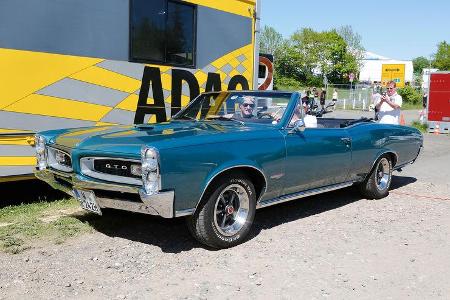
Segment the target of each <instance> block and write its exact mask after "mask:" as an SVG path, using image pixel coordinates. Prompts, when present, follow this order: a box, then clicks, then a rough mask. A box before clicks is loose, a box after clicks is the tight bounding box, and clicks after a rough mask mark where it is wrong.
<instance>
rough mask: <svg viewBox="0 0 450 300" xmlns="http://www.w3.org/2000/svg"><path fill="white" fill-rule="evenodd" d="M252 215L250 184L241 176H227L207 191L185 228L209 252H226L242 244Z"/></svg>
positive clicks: (238, 174) (253, 192)
mask: <svg viewBox="0 0 450 300" xmlns="http://www.w3.org/2000/svg"><path fill="white" fill-rule="evenodd" d="M255 211H256V193H255V187H254V186H253V183H252V182H251V181H250V180H249V179H248V177H246V176H245V175H244V174H242V173H234V174H227V175H224V176H223V177H222V178H220V179H218V180H217V181H214V182H213V183H212V185H211V186H210V187H209V188H208V194H207V195H205V196H204V199H202V201H201V203H200V205H199V207H198V208H197V211H196V212H195V213H194V215H192V216H190V217H188V218H187V225H188V228H189V231H190V233H191V234H192V236H193V237H194V238H195V239H196V240H198V241H199V242H200V243H202V244H205V245H207V246H210V247H212V248H218V249H222V248H229V247H233V246H235V245H238V244H240V243H242V242H243V241H244V240H245V238H246V237H247V235H248V233H249V231H250V228H251V226H252V224H253V220H254V218H255ZM238 216H239V217H238ZM235 217H236V218H235Z"/></svg>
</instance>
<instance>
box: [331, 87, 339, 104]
mask: <svg viewBox="0 0 450 300" xmlns="http://www.w3.org/2000/svg"><path fill="white" fill-rule="evenodd" d="M337 100H338V93H337V90H336V89H333V98H332V101H333V103H336V102H337Z"/></svg>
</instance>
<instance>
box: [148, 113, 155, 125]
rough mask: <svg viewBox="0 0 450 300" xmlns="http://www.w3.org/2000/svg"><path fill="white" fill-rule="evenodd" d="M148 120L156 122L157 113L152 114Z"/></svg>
mask: <svg viewBox="0 0 450 300" xmlns="http://www.w3.org/2000/svg"><path fill="white" fill-rule="evenodd" d="M148 122H149V123H156V116H155V115H152V116H151V117H150V119H148Z"/></svg>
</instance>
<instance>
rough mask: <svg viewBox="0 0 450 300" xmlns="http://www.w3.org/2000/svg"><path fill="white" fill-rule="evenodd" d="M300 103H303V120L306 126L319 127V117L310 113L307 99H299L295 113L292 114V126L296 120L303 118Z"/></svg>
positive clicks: (290, 123)
mask: <svg viewBox="0 0 450 300" xmlns="http://www.w3.org/2000/svg"><path fill="white" fill-rule="evenodd" d="M300 103H303V112H304V116H303V121H304V122H305V127H306V128H317V117H316V116H313V115H310V114H309V106H308V104H307V103H306V101H299V102H298V103H297V106H296V107H295V109H294V115H293V116H292V119H291V122H289V125H290V126H294V124H295V122H297V121H298V120H301V119H302V112H301V109H300V105H301V104H300Z"/></svg>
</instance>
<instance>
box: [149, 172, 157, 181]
mask: <svg viewBox="0 0 450 300" xmlns="http://www.w3.org/2000/svg"><path fill="white" fill-rule="evenodd" d="M157 180H158V174H156V173H155V172H150V173H148V174H147V182H156V181H157Z"/></svg>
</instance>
